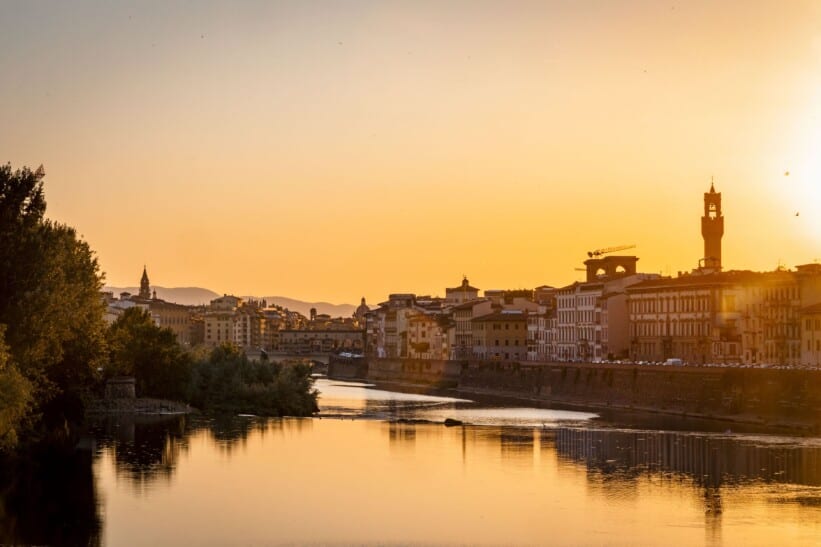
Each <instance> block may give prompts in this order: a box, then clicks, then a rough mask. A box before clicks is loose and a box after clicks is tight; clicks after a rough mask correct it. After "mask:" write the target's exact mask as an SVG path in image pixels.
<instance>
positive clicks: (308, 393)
mask: <svg viewBox="0 0 821 547" xmlns="http://www.w3.org/2000/svg"><path fill="white" fill-rule="evenodd" d="M190 394H191V397H190V403H191V404H192V405H194V406H195V407H197V408H199V409H201V410H203V411H206V412H215V413H245V414H257V415H260V416H310V415H311V414H312V413H314V412H316V411H318V410H319V409H318V407H317V405H316V396H317V392H316V390H314V389H313V379H312V378H311V369H310V367H309V366H308V365H305V364H302V363H297V364H293V365H291V364H288V365H281V364H279V363H269V362H267V361H260V362H253V361H249V360H248V358H247V357H246V356H245V354H244V353H241V352H240V351H238V350H237V349H235V348H234V347H232V346H228V345H225V346H221V347H218V348H215V349H214V350H213V351H212V352H211V355H210V356H209V357H208V359H206V360H202V361H199V362H196V363H194V366H193V370H192V381H191V388H190Z"/></svg>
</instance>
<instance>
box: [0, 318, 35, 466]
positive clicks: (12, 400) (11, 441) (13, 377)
mask: <svg viewBox="0 0 821 547" xmlns="http://www.w3.org/2000/svg"><path fill="white" fill-rule="evenodd" d="M4 330H5V329H4V328H3V326H2V325H0V451H2V450H5V449H8V448H10V447H13V446H14V445H16V444H17V432H18V430H19V429H20V424H21V422H22V421H23V419H24V418H25V416H26V412H27V410H28V408H29V406H30V405H31V383H29V382H28V381H27V380H26V379H25V378H24V377H23V375H22V374H20V371H18V370H17V368H16V367H14V366H13V365H12V364H11V363H10V362H9V355H8V350H7V348H6V344H5V341H4V339H3V334H4Z"/></svg>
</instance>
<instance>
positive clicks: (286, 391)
mask: <svg viewBox="0 0 821 547" xmlns="http://www.w3.org/2000/svg"><path fill="white" fill-rule="evenodd" d="M108 347H109V352H110V365H109V366H108V367H106V371H105V376H106V378H110V377H113V376H123V375H124V376H134V378H135V380H136V384H137V385H136V387H137V394H138V395H139V396H141V397H156V398H161V399H173V400H176V401H183V402H186V403H189V404H191V405H193V406H195V407H196V408H199V409H200V410H203V411H205V412H212V413H248V414H258V415H260V416H309V415H310V414H311V413H313V412H315V411H316V410H317V408H316V394H315V393H314V391H313V382H312V379H311V370H310V367H308V366H307V365H304V364H293V365H279V364H277V363H269V362H267V361H262V362H253V361H249V360H248V358H247V357H246V356H245V354H244V353H242V352H240V351H239V350H237V349H236V348H234V347H233V346H228V345H226V346H221V347H218V348H215V349H214V350H213V351H212V352H211V353H210V354H209V355H205V356H202V357H200V358H199V359H197V360H196V361H195V360H194V359H192V357H191V355H190V354H189V353H186V352H184V351H183V350H182V349H181V348H180V346H179V345H178V344H177V341H176V338H175V337H174V334H173V333H172V332H171V331H170V330H169V329H164V328H160V327H158V326H156V325H155V324H154V322H153V321H152V320H151V317H150V316H149V315H148V313H146V312H145V311H143V310H141V309H139V308H131V309H128V310H126V311H125V313H123V315H122V316H120V317H119V318H118V319H117V320H116V321H115V322H114V323H113V324H112V325H111V328H110V329H109V331H108Z"/></svg>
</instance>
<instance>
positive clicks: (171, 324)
mask: <svg viewBox="0 0 821 547" xmlns="http://www.w3.org/2000/svg"><path fill="white" fill-rule="evenodd" d="M141 292H142V289H141ZM148 313H149V314H150V315H151V319H152V320H153V321H154V324H155V325H157V326H158V327H162V328H165V329H169V330H171V332H173V333H174V335H175V336H176V337H177V342H179V343H180V345H182V346H185V347H190V346H192V345H193V340H192V332H191V316H192V310H191V308H190V307H189V306H183V305H181V304H175V303H173V302H166V301H165V300H160V299H158V298H152V299H150V300H149V301H148Z"/></svg>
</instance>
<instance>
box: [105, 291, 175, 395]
mask: <svg viewBox="0 0 821 547" xmlns="http://www.w3.org/2000/svg"><path fill="white" fill-rule="evenodd" d="M108 347H109V356H110V364H109V366H108V367H107V368H106V376H107V377H112V376H120V375H124V376H134V379H135V380H136V389H137V394H138V395H139V396H141V397H159V398H163V399H175V400H185V399H187V397H188V387H189V384H190V379H191V359H190V357H189V356H188V354H186V353H185V352H184V351H183V350H182V348H180V346H179V344H178V343H177V339H176V336H175V335H174V333H173V332H172V331H171V330H170V329H164V328H161V327H158V326H157V325H155V324H154V321H152V319H151V316H150V315H149V314H148V312H146V311H144V310H143V309H141V308H136V307H135V308H130V309H127V310H125V312H124V313H123V315H121V316H120V317H118V318H117V320H116V321H115V322H114V323H113V324H112V325H111V327H110V328H109V330H108Z"/></svg>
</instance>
